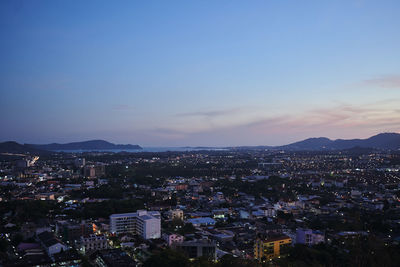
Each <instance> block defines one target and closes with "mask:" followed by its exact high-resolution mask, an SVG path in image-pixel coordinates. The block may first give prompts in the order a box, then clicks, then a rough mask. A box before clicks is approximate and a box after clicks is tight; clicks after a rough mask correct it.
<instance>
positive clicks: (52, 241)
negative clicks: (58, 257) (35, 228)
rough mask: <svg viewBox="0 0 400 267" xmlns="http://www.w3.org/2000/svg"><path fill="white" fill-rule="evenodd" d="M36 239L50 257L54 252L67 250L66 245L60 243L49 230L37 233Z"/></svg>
mask: <svg viewBox="0 0 400 267" xmlns="http://www.w3.org/2000/svg"><path fill="white" fill-rule="evenodd" d="M37 237H38V239H39V241H40V243H41V245H42V246H43V248H44V249H45V250H46V252H47V255H49V257H51V256H52V255H54V254H57V253H60V252H63V251H66V250H68V247H67V246H66V245H64V244H63V243H61V241H60V240H58V239H57V238H56V237H55V236H54V235H53V234H52V233H50V232H47V231H46V232H43V233H40V234H38V236H37Z"/></svg>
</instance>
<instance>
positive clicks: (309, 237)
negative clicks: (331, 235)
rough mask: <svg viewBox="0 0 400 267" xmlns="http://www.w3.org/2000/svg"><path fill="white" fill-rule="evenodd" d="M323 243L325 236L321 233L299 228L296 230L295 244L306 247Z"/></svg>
mask: <svg viewBox="0 0 400 267" xmlns="http://www.w3.org/2000/svg"><path fill="white" fill-rule="evenodd" d="M324 242H325V235H324V233H323V232H321V231H313V230H311V229H302V228H299V229H297V230H296V243H298V244H304V245H307V246H312V245H316V244H319V243H324Z"/></svg>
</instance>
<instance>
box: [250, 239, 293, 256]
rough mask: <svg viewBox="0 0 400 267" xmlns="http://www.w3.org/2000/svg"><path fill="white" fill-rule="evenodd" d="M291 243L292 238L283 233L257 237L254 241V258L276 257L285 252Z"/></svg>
mask: <svg viewBox="0 0 400 267" xmlns="http://www.w3.org/2000/svg"><path fill="white" fill-rule="evenodd" d="M291 244H292V239H291V238H290V237H288V236H285V235H283V236H279V237H273V238H267V239H260V238H258V239H257V240H256V241H255V243H254V258H256V259H258V260H259V261H265V260H269V259H273V258H277V257H279V256H281V255H283V254H285V253H286V250H287V248H288V247H289V246H290V245H291Z"/></svg>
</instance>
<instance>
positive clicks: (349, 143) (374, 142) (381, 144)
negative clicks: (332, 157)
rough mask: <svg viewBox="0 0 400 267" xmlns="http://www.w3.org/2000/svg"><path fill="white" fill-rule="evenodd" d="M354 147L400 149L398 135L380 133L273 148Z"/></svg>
mask: <svg viewBox="0 0 400 267" xmlns="http://www.w3.org/2000/svg"><path fill="white" fill-rule="evenodd" d="M354 147H358V148H377V149H391V150H398V149H400V134H398V133H381V134H378V135H374V136H372V137H370V138H367V139H349V140H344V139H337V140H330V139H328V138H325V137H320V138H309V139H306V140H303V141H300V142H296V143H292V144H289V145H285V146H278V147H275V148H277V149H285V150H338V149H350V148H354Z"/></svg>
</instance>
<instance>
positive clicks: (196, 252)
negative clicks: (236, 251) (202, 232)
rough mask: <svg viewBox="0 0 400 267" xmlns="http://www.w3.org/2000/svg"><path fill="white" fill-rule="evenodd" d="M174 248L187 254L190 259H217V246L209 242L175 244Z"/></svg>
mask: <svg viewBox="0 0 400 267" xmlns="http://www.w3.org/2000/svg"><path fill="white" fill-rule="evenodd" d="M173 247H174V248H175V249H176V250H179V251H182V252H183V253H185V254H186V255H187V256H188V257H189V258H198V257H205V258H208V259H211V260H214V259H215V258H216V244H215V242H212V241H209V240H196V241H186V242H181V243H174V244H173Z"/></svg>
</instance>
